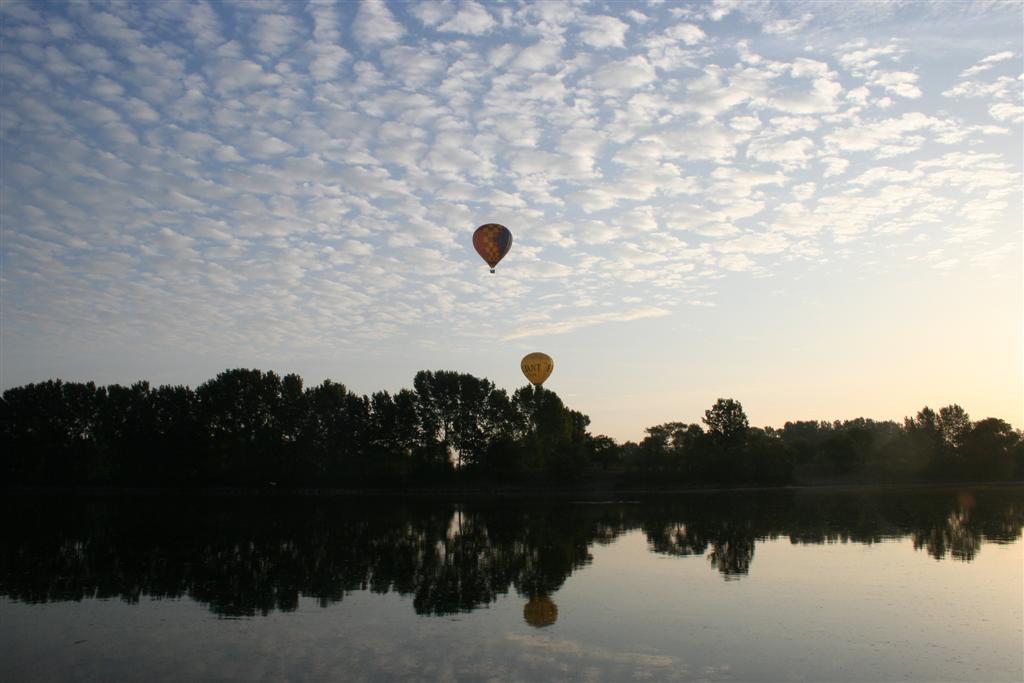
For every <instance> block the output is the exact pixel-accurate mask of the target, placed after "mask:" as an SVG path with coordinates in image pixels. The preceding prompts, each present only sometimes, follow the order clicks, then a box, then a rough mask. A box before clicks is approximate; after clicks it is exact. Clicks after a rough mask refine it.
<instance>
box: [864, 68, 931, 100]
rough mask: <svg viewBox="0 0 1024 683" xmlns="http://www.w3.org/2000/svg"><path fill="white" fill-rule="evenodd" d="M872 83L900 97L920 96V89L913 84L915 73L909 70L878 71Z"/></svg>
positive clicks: (911, 97) (913, 97)
mask: <svg viewBox="0 0 1024 683" xmlns="http://www.w3.org/2000/svg"><path fill="white" fill-rule="evenodd" d="M871 83H872V84H873V85H877V86H880V87H881V88H883V89H885V90H886V91H888V92H891V93H892V94H894V95H899V96H900V97H907V98H910V99H916V98H918V97H921V95H922V93H921V89H920V88H918V87H917V85H915V84H916V83H917V74H914V73H910V72H909V71H886V72H882V73H879V74H878V75H876V76H875V77H874V78H873V79H872V80H871Z"/></svg>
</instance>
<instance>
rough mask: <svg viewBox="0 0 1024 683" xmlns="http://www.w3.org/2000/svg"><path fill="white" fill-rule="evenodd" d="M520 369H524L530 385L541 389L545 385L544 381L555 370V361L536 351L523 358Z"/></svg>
mask: <svg viewBox="0 0 1024 683" xmlns="http://www.w3.org/2000/svg"><path fill="white" fill-rule="evenodd" d="M519 367H520V368H522V369H523V374H524V375H526V379H528V380H530V383H531V384H533V385H534V386H537V387H539V386H540V385H541V384H544V380H546V379H547V378H548V376H549V375H551V371H552V370H554V369H555V361H553V360H551V356H549V355H548V354H546V353H539V352H536V351H535V352H534V353H528V354H526V355H525V356H523V360H521V361H520V362H519Z"/></svg>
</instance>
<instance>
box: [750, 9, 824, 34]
mask: <svg viewBox="0 0 1024 683" xmlns="http://www.w3.org/2000/svg"><path fill="white" fill-rule="evenodd" d="M812 19H814V15H813V14H810V13H808V14H803V15H801V16H800V18H798V19H775V20H772V21H769V22H767V23H765V24H764V26H762V27H761V30H762V31H764V32H765V33H767V34H770V35H771V34H774V35H786V34H790V33H796V32H797V31H800V30H803V29H804V28H805V27H806V26H807V24H809V23H811V20H812Z"/></svg>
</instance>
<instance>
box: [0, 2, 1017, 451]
mask: <svg viewBox="0 0 1024 683" xmlns="http://www.w3.org/2000/svg"><path fill="white" fill-rule="evenodd" d="M1022 20H1024V6H1022V5H1021V4H1019V3H988V2H983V3H974V4H972V3H934V4H929V3H886V2H872V3H854V2H842V3H834V4H833V3H828V2H814V3H806V4H802V3H796V2H786V3H777V2H756V1H754V2H742V3H738V2H721V1H716V2H713V3H707V4H699V3H686V4H681V3H660V2H649V3H644V2H634V3H626V2H609V3H602V2H593V3H574V2H545V3H539V4H531V3H521V2H501V3H485V2H474V1H473V0H468V1H466V2H448V1H445V2H422V3H418V2H402V3H397V2H395V3H384V2H373V1H364V2H358V3H357V2H341V3H331V2H315V1H311V2H262V3H258V2H217V3H207V2H196V3H185V2H175V3H170V2H140V3H132V2H116V3H101V2H82V3H56V2H46V3H43V2H39V3H33V2H16V1H12V2H4V3H3V4H2V5H0V21H2V44H0V60H2V61H0V66H2V88H3V90H2V93H3V96H2V98H0V126H2V136H3V138H2V145H3V146H2V183H3V187H2V223H3V239H2V259H3V263H2V265H3V271H2V306H3V308H2V356H0V370H2V384H3V388H8V387H11V386H17V385H21V384H25V383H28V382H35V381H41V380H45V379H49V378H62V379H65V380H94V381H96V382H98V383H101V384H108V383H113V382H119V383H126V382H131V381H134V380H137V379H148V380H150V381H151V382H153V383H154V384H164V383H174V384H182V383H183V384H189V385H192V386H195V385H197V384H198V383H200V382H202V381H204V380H206V379H209V378H211V377H213V376H214V375H216V374H217V373H218V372H220V371H222V370H224V369H227V368H231V367H258V368H262V369H265V370H274V371H277V372H279V373H282V374H283V373H287V372H296V373H298V374H300V375H302V376H303V377H304V378H305V380H306V382H307V384H314V383H318V382H320V381H322V380H323V379H325V378H331V379H333V380H336V381H340V382H344V383H345V384H347V385H348V386H349V388H351V389H352V390H354V391H357V392H359V393H369V392H372V391H376V390H380V389H387V390H390V391H394V390H397V389H400V388H402V387H409V386H411V384H412V377H413V375H414V374H415V372H416V371H417V370H421V369H433V370H438V369H450V370H458V371H462V372H469V373H472V374H474V375H477V376H482V377H488V378H490V379H492V380H493V381H495V382H496V383H497V384H498V386H500V387H503V388H506V389H508V390H510V391H511V390H514V389H515V388H517V387H518V386H521V385H522V384H524V380H523V378H522V376H521V375H520V372H519V366H518V364H519V359H520V358H521V357H522V356H523V355H524V354H526V353H528V352H531V351H544V352H546V353H548V354H550V355H551V356H553V357H554V359H555V363H556V367H555V372H554V374H553V375H552V377H551V379H550V380H548V383H547V386H548V387H549V388H550V389H553V390H555V391H557V392H558V393H559V395H560V396H561V397H562V398H563V399H564V400H565V401H566V403H567V404H568V405H569V406H570V407H572V408H575V409H577V410H581V411H583V412H585V413H587V414H588V415H590V416H591V418H592V420H593V422H592V425H591V430H592V431H593V432H594V433H605V434H608V435H611V436H613V437H615V438H617V439H627V438H631V439H638V438H640V437H642V436H643V430H644V429H645V428H646V427H649V426H652V425H654V424H658V423H660V422H665V421H669V420H683V421H687V422H696V421H699V419H700V417H701V415H702V414H703V411H704V409H706V408H707V407H709V406H710V405H711V404H712V403H713V402H714V401H715V399H716V398H719V397H732V398H735V399H738V400H739V401H741V402H742V403H743V405H744V407H745V408H746V410H747V413H748V415H749V416H750V418H751V420H752V422H753V423H754V424H757V425H774V426H781V425H782V423H783V422H785V421H786V420H787V419H836V418H852V417H857V416H866V417H874V418H877V419H889V418H895V419H901V418H902V417H903V416H904V415H908V414H913V413H914V412H916V411H917V410H918V409H920V408H921V407H922V406H924V405H925V404H928V405H931V406H932V407H935V408H938V407H940V406H942V405H946V404H948V403H953V402H957V403H960V404H961V405H963V406H964V407H965V408H966V409H967V410H968V412H969V413H970V414H971V416H972V417H973V418H975V419H980V418H983V417H986V416H990V415H991V416H995V417H1000V418H1003V419H1006V420H1008V421H1010V422H1012V423H1013V424H1014V425H1015V426H1017V427H1021V426H1024V416H1022V380H1021V377H1022V361H1021V348H1022V332H1021V328H1022V279H1021V270H1022V246H1021V243H1022V235H1021V233H1022V214H1021V205H1022V196H1021V195H1022V192H1021V184H1022V182H1021V180H1022V144H1024V143H1022V128H1024V103H1022V88H1024V80H1022V70H1024V69H1022V64H1024V62H1022V50H1024V38H1022V31H1021V26H1022ZM490 222H498V223H502V224H504V225H506V226H508V227H509V229H510V230H511V231H512V232H513V234H514V240H515V241H514V244H513V247H512V250H511V252H510V253H509V254H508V256H506V257H505V260H504V261H502V263H501V264H499V266H498V269H497V273H496V274H494V275H491V274H490V273H488V271H487V267H486V265H485V264H484V263H483V262H482V261H481V260H480V259H479V257H478V256H477V255H476V253H475V252H474V251H473V248H472V243H471V236H472V232H473V230H474V229H475V228H476V226H478V225H480V224H482V223H490Z"/></svg>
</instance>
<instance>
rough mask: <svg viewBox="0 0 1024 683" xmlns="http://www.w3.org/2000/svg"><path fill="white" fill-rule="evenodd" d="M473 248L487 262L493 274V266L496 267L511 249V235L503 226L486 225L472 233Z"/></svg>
mask: <svg viewBox="0 0 1024 683" xmlns="http://www.w3.org/2000/svg"><path fill="white" fill-rule="evenodd" d="M473 248H474V249H476V253H478V254H480V257H481V258H482V259H483V260H484V261H487V265H489V266H490V267H491V272H492V273H493V272H494V266H496V265H498V261H500V260H501V259H502V258H503V257H504V256H505V254H507V253H508V250H509V249H511V248H512V233H511V232H509V229H508V228H506V227H505V226H504V225H498V224H497V223H486V224H484V225H481V226H480V227H479V228H477V229H476V232H474V233H473Z"/></svg>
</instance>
